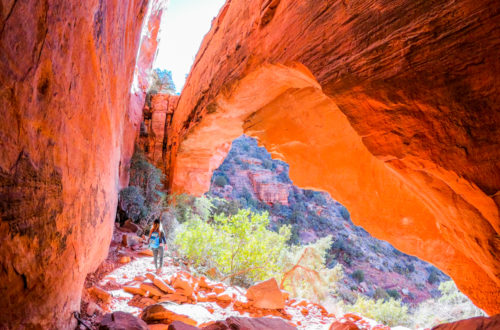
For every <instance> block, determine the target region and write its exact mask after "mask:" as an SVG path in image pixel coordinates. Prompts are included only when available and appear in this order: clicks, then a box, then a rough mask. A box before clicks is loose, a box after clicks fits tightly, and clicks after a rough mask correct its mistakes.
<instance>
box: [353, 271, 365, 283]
mask: <svg viewBox="0 0 500 330" xmlns="http://www.w3.org/2000/svg"><path fill="white" fill-rule="evenodd" d="M351 276H352V278H353V279H355V280H356V281H357V282H358V283H361V282H363V281H364V280H365V273H364V272H363V271H362V270H361V269H357V270H355V271H354V272H353V273H352V275H351Z"/></svg>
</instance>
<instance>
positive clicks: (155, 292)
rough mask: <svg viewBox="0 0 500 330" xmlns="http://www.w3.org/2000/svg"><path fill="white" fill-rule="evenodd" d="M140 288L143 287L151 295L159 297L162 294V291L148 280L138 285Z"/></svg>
mask: <svg viewBox="0 0 500 330" xmlns="http://www.w3.org/2000/svg"><path fill="white" fill-rule="evenodd" d="M140 288H141V289H143V290H144V291H147V292H149V293H150V294H151V295H153V296H158V297H161V296H163V295H164V293H163V292H162V291H161V290H160V289H158V287H156V286H155V285H154V284H153V283H150V282H144V283H142V284H141V285H140Z"/></svg>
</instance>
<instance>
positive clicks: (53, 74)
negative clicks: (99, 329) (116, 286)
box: [0, 0, 162, 329]
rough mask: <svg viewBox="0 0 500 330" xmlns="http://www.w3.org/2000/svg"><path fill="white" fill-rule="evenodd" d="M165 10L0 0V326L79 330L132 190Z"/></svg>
mask: <svg viewBox="0 0 500 330" xmlns="http://www.w3.org/2000/svg"><path fill="white" fill-rule="evenodd" d="M161 13H162V6H161V2H160V1H156V0H154V1H151V2H150V3H149V6H148V1H143V0H130V1H118V2H107V1H97V0H89V1H77V2H74V1H58V0H30V1H2V4H1V5H0V111H1V118H2V120H1V122H0V150H1V157H0V216H1V221H0V242H1V243H0V283H1V285H0V296H1V299H0V310H1V311H2V312H1V313H0V328H2V329H3V328H9V329H18V328H30V329H31V328H33V329H35V328H36V329H38V328H40V329H41V328H43V329H69V328H71V327H72V326H73V327H74V324H75V323H74V322H75V319H74V317H73V315H72V313H73V312H74V311H79V310H80V306H79V305H80V295H81V289H82V286H83V281H84V278H85V276H86V274H87V273H88V272H90V271H93V270H94V269H95V267H97V265H99V263H100V262H101V261H102V260H103V259H104V258H105V257H106V255H107V246H109V242H110V238H111V233H112V228H113V221H114V219H115V212H116V203H117V194H118V190H119V188H120V186H123V185H126V184H127V180H128V179H127V162H128V160H129V158H130V155H131V154H132V150H133V142H134V140H135V135H136V132H137V130H138V124H139V122H138V120H140V118H141V116H142V114H141V112H142V107H143V101H144V96H145V93H144V90H143V87H144V86H141V82H142V84H144V78H145V77H144V75H147V72H148V70H149V67H150V65H151V61H152V59H153V56H154V53H155V51H156V36H157V32H158V24H159V20H160V17H161ZM148 17H149V18H150V20H149V21H148V24H146V25H145V31H144V32H147V33H143V36H144V37H143V38H142V40H141V29H142V26H143V22H145V21H147V19H148ZM139 49H141V52H140V54H139V56H138V50H139ZM136 59H137V60H138V61H137V62H136ZM134 68H136V69H134ZM134 70H136V74H135V78H134ZM133 80H135V83H134V84H133ZM131 86H134V88H133V92H132V93H131V92H130V91H131ZM103 247H106V248H103Z"/></svg>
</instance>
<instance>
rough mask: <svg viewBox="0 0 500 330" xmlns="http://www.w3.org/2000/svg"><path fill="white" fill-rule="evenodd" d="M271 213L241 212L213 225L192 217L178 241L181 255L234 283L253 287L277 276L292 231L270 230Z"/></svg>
mask: <svg viewBox="0 0 500 330" xmlns="http://www.w3.org/2000/svg"><path fill="white" fill-rule="evenodd" d="M268 224H269V216H268V214H267V213H262V214H256V213H252V212H251V211H249V210H240V211H239V212H238V213H237V214H235V215H233V216H226V215H224V214H219V215H215V216H214V219H213V222H211V223H208V222H206V221H203V220H202V219H201V218H200V217H199V216H193V217H191V218H190V219H189V220H188V221H187V222H186V223H185V224H184V225H183V226H182V227H181V229H180V231H179V233H178V234H177V237H176V240H175V242H176V244H177V245H178V246H179V251H180V252H181V253H182V254H184V255H185V256H186V257H188V258H189V259H191V261H192V262H193V263H194V264H195V265H197V266H201V265H203V266H206V267H216V268H217V270H218V271H219V273H221V274H222V275H223V276H224V277H228V278H230V280H231V283H235V282H237V283H239V284H243V285H250V284H252V283H253V282H254V281H260V280H264V279H267V278H269V277H273V276H277V275H279V274H280V273H281V271H282V269H281V267H280V265H281V263H279V260H280V258H282V256H283V253H284V251H285V250H286V242H287V241H288V239H289V237H290V227H289V226H283V227H281V228H280V229H279V232H273V231H271V230H268V229H267V226H268Z"/></svg>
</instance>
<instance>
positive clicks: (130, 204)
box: [119, 147, 165, 224]
mask: <svg viewBox="0 0 500 330" xmlns="http://www.w3.org/2000/svg"><path fill="white" fill-rule="evenodd" d="M163 179H164V176H163V174H162V173H161V171H160V170H159V169H158V168H156V167H155V166H154V165H153V164H151V163H150V162H149V161H148V160H147V158H146V156H145V155H144V154H143V153H142V152H141V151H140V150H139V148H137V147H136V148H135V151H134V154H133V155H132V159H131V163H130V183H129V187H127V188H125V189H122V190H121V191H120V196H119V197H120V199H119V206H120V208H121V209H122V210H124V211H125V212H126V214H127V216H128V217H129V218H131V219H133V220H134V221H135V222H141V223H143V224H149V223H151V222H152V221H153V220H154V219H157V218H158V217H159V216H160V214H161V212H162V210H163V207H164V202H165V194H164V193H163V192H162V191H161V190H160V189H161V188H162V183H161V182H162V180H163Z"/></svg>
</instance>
